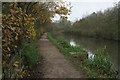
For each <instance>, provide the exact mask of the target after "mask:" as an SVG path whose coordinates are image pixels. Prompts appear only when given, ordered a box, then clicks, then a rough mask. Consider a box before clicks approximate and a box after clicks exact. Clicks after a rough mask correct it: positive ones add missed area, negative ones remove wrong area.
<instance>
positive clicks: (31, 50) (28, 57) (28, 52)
mask: <svg viewBox="0 0 120 80" xmlns="http://www.w3.org/2000/svg"><path fill="white" fill-rule="evenodd" d="M22 46H24V47H25V49H24V50H23V54H22V56H24V62H25V64H26V65H25V66H26V68H27V69H32V68H33V66H34V65H35V64H36V63H37V61H38V59H39V56H38V53H39V52H38V49H37V47H38V40H35V41H33V42H31V43H28V41H26V40H25V41H24V42H23V44H22Z"/></svg>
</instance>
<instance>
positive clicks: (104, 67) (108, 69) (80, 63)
mask: <svg viewBox="0 0 120 80" xmlns="http://www.w3.org/2000/svg"><path fill="white" fill-rule="evenodd" d="M48 37H49V39H50V40H51V41H52V42H53V43H54V44H56V46H57V47H58V48H59V49H60V51H61V52H62V53H63V54H64V55H66V56H69V58H70V59H71V60H72V62H75V63H76V62H77V63H76V64H77V65H76V66H77V67H79V68H80V67H81V68H83V69H84V70H85V71H86V73H87V75H88V76H89V77H91V78H92V77H97V78H98V77H104V78H111V77H112V78H115V77H117V74H118V70H117V69H115V67H113V64H112V63H111V62H110V60H109V57H107V56H108V55H107V56H105V55H106V49H100V50H98V51H97V52H96V53H95V59H94V60H90V59H86V58H85V55H84V54H77V53H84V50H83V48H82V47H81V46H71V45H70V44H69V42H68V41H66V40H59V39H55V37H54V38H53V37H52V36H51V35H49V36H48ZM57 37H58V35H57ZM59 38H61V37H60V36H59ZM70 52H74V53H73V54H75V55H71V54H70ZM101 53H103V54H101ZM81 56H82V57H81ZM83 57H84V58H83ZM106 57H107V58H106ZM81 58H82V60H81ZM76 60H77V61H76Z"/></svg>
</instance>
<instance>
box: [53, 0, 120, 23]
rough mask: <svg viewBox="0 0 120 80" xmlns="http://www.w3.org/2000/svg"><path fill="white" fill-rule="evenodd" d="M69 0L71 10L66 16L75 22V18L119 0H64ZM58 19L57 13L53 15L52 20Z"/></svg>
mask: <svg viewBox="0 0 120 80" xmlns="http://www.w3.org/2000/svg"><path fill="white" fill-rule="evenodd" d="M65 1H67V2H71V6H73V7H72V12H71V15H70V16H68V20H70V21H71V22H75V21H76V20H79V19H82V17H85V16H87V15H90V14H91V13H93V12H97V11H102V12H103V11H104V10H106V9H108V8H111V7H113V6H114V5H115V4H114V3H117V2H118V1H120V0H65ZM55 20H59V15H55V18H54V19H53V21H55Z"/></svg>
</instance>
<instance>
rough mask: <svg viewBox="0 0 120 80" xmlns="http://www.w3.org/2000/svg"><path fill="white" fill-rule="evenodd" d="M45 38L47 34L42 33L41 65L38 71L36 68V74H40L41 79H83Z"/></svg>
mask: <svg viewBox="0 0 120 80" xmlns="http://www.w3.org/2000/svg"><path fill="white" fill-rule="evenodd" d="M46 37H47V33H44V35H43V36H42V37H41V39H40V47H39V50H40V54H41V55H42V56H43V63H42V67H41V69H40V71H39V70H38V69H39V68H37V70H38V72H42V74H43V78H84V75H83V74H81V73H80V72H79V71H77V70H76V69H75V68H74V67H73V64H71V63H70V62H69V61H68V60H66V59H65V57H64V55H63V54H61V53H60V52H59V50H58V49H57V47H56V46H55V45H54V44H53V43H52V42H51V41H50V40H49V39H47V38H46ZM36 75H37V74H36Z"/></svg>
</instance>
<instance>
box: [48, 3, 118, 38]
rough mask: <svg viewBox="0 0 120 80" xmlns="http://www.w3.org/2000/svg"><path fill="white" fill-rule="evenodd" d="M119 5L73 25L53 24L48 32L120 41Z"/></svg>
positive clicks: (64, 22) (68, 23) (66, 23)
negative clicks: (119, 25)
mask: <svg viewBox="0 0 120 80" xmlns="http://www.w3.org/2000/svg"><path fill="white" fill-rule="evenodd" d="M118 14H119V12H118V5H117V4H116V5H115V6H114V7H112V8H109V9H107V10H105V11H104V12H101V11H98V12H96V13H95V12H93V13H92V14H90V15H88V16H86V17H83V18H82V19H80V20H78V21H76V22H75V23H74V24H73V25H72V23H71V22H70V21H67V20H66V21H63V22H62V21H59V22H58V23H53V24H51V27H49V28H48V31H50V32H53V33H55V32H56V33H60V32H64V33H66V34H75V35H79V36H86V37H94V38H103V39H111V40H120V35H118V34H119V33H120V30H119V29H118V24H119V21H118Z"/></svg>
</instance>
